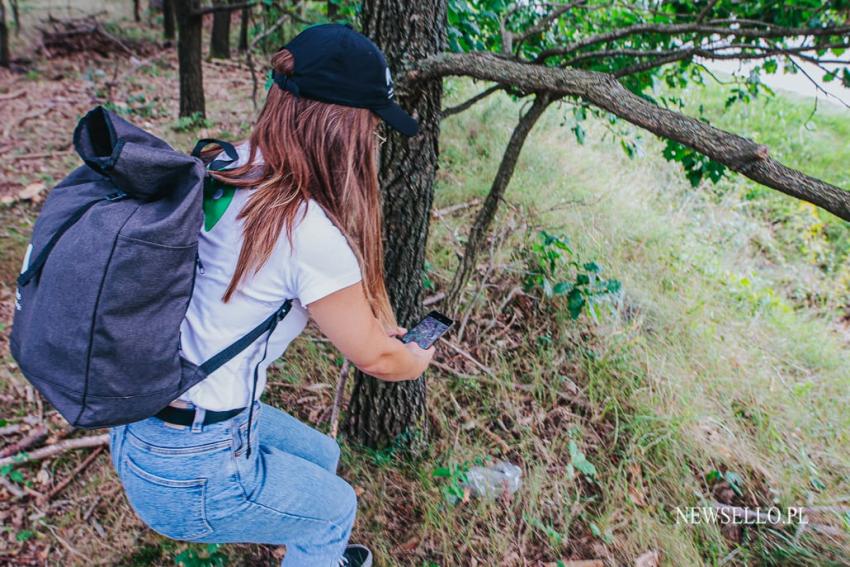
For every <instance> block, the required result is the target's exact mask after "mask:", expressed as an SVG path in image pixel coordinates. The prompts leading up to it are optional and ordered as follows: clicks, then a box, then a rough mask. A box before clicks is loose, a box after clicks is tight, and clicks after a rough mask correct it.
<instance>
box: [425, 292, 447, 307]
mask: <svg viewBox="0 0 850 567" xmlns="http://www.w3.org/2000/svg"><path fill="white" fill-rule="evenodd" d="M445 297H446V294H445V293H444V292H442V291H441V292H440V293H435V294H434V295H432V296H430V297H426V298H425V300H424V301H423V302H422V305H424V306H425V307H427V306H429V305H433V304H435V303H437V302H439V301H441V300H442V299H445Z"/></svg>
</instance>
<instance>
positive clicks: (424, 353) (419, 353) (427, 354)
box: [404, 341, 437, 376]
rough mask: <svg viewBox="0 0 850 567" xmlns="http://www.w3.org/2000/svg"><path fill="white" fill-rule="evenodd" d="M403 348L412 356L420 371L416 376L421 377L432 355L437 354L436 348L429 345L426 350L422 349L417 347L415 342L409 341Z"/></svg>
mask: <svg viewBox="0 0 850 567" xmlns="http://www.w3.org/2000/svg"><path fill="white" fill-rule="evenodd" d="M404 346H405V348H407V350H408V351H409V352H410V354H412V355H413V358H414V359H416V362H417V364H418V368H419V369H420V370H419V372H418V373H417V376H419V375H421V374H422V373H423V372H425V369H426V368H428V365H429V364H431V360H432V359H433V358H434V354H435V353H436V352H437V347H435V346H433V345H431V347H430V348H428V349H423V348H422V347H421V346H419V343H417V342H416V341H411V342H409V343H406V344H405V345H404Z"/></svg>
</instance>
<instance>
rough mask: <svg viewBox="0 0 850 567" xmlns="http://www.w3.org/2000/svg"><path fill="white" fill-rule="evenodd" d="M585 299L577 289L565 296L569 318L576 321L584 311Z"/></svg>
mask: <svg viewBox="0 0 850 567" xmlns="http://www.w3.org/2000/svg"><path fill="white" fill-rule="evenodd" d="M584 304H585V299H584V296H583V295H582V294H581V292H580V291H579V290H577V289H573V290H572V291H570V293H569V295H567V309H569V310H570V317H572V318H573V319H578V317H579V315H581V311H582V309H584Z"/></svg>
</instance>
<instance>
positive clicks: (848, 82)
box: [841, 67, 850, 89]
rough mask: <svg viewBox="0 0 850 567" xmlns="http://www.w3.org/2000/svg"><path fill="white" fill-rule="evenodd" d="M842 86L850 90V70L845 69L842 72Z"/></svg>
mask: <svg viewBox="0 0 850 567" xmlns="http://www.w3.org/2000/svg"><path fill="white" fill-rule="evenodd" d="M841 84H842V85H844V86H845V87H847V88H848V89H850V68H847V67H845V68H844V71H842V73H841Z"/></svg>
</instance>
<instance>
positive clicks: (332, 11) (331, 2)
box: [328, 0, 339, 22]
mask: <svg viewBox="0 0 850 567" xmlns="http://www.w3.org/2000/svg"><path fill="white" fill-rule="evenodd" d="M337 1H338V0H328V21H331V22H333V21H334V20H336V18H337V16H339V6H337V5H336V3H337Z"/></svg>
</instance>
